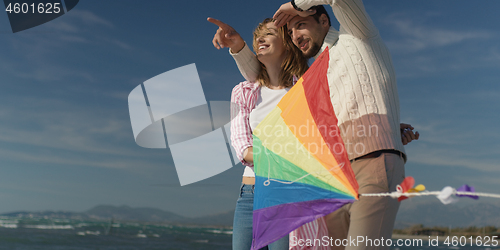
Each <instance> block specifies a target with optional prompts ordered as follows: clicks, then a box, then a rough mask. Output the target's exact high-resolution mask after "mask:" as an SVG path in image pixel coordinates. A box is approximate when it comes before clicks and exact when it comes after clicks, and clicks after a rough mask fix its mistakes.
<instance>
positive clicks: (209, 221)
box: [1, 205, 234, 226]
mask: <svg viewBox="0 0 500 250" xmlns="http://www.w3.org/2000/svg"><path fill="white" fill-rule="evenodd" d="M233 214H234V211H229V212H226V213H221V214H216V215H211V216H203V217H198V218H188V217H184V216H181V215H177V214H174V213H171V212H166V211H163V210H160V209H156V208H132V207H129V206H111V205H100V206H96V207H94V208H92V209H90V210H88V211H86V212H83V213H77V212H66V211H65V212H62V211H59V212H54V211H43V212H26V211H20V212H12V213H5V214H1V216H9V217H20V218H51V219H56V218H57V219H79V220H86V219H89V220H110V219H112V218H113V219H114V220H116V221H137V222H162V223H174V224H189V225H214V226H232V225H233Z"/></svg>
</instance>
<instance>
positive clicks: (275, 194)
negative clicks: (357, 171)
mask: <svg viewBox="0 0 500 250" xmlns="http://www.w3.org/2000/svg"><path fill="white" fill-rule="evenodd" d="M328 61H329V55H328V49H326V50H325V52H323V53H322V54H321V55H320V56H319V58H318V59H317V60H316V61H315V62H314V64H313V65H312V66H311V68H309V70H308V71H307V72H306V73H305V74H304V76H303V77H302V78H301V79H299V81H298V82H297V83H296V84H295V86H294V87H293V88H292V89H290V91H288V93H287V94H286V95H285V96H284V97H283V98H282V99H281V101H280V103H279V104H278V106H277V107H276V108H275V109H274V110H273V111H271V113H269V115H268V116H267V117H266V118H265V119H264V120H263V121H262V122H261V123H260V124H259V125H258V126H257V127H256V129H255V130H254V131H253V147H254V148H253V152H254V165H255V169H254V170H255V175H256V180H255V198H254V212H253V237H254V239H253V243H252V249H260V248H261V247H264V246H266V245H268V244H270V243H272V242H274V241H276V240H278V239H280V238H281V237H283V236H285V235H287V234H288V233H290V232H291V231H293V230H294V229H296V228H298V227H300V226H301V225H303V224H305V223H307V222H310V221H313V220H315V219H317V218H319V217H322V216H325V215H327V214H329V213H331V212H333V211H335V210H337V209H338V208H340V207H342V206H343V205H345V204H347V203H350V202H354V201H355V200H357V197H358V183H357V182H356V179H355V178H354V173H353V171H352V169H351V164H350V162H349V158H348V157H347V152H346V150H345V147H344V143H343V141H342V138H341V137H340V131H339V128H338V126H337V117H336V116H335V112H334V111H333V107H332V103H331V101H330V91H329V88H328V81H327V77H326V75H327V69H328Z"/></svg>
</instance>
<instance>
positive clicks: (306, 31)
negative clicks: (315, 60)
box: [287, 16, 326, 58]
mask: <svg viewBox="0 0 500 250" xmlns="http://www.w3.org/2000/svg"><path fill="white" fill-rule="evenodd" d="M320 23H321V22H320ZM320 23H318V22H317V21H316V20H315V19H314V17H312V16H308V17H301V16H296V17H294V18H293V19H292V20H290V22H288V25H287V28H288V34H289V35H290V37H291V38H292V41H293V44H295V46H297V47H298V48H299V49H300V50H301V51H302V54H303V55H304V56H305V57H306V58H311V57H313V56H315V55H316V54H317V53H318V52H319V51H320V49H321V45H322V44H323V39H324V38H325V35H326V32H325V28H324V27H323V26H322V25H321V24H320Z"/></svg>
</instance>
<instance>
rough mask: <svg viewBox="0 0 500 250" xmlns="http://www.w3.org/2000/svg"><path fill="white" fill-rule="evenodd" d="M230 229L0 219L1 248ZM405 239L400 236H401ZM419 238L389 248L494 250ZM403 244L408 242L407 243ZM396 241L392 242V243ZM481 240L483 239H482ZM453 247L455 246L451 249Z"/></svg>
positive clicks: (123, 249)
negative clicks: (412, 241) (430, 241)
mask: <svg viewBox="0 0 500 250" xmlns="http://www.w3.org/2000/svg"><path fill="white" fill-rule="evenodd" d="M231 236H232V231H231V229H224V228H211V227H196V226H173V225H158V224H156V225H153V224H140V223H118V222H113V223H112V222H96V221H78V220H60V219H48V218H42V219H40V218H38V219H34V218H29V219H26V218H24V219H17V218H0V250H3V249H12V250H38V249H39V250H149V249H151V250H156V249H158V250H159V249H162V250H193V249H202V250H212V249H214V250H215V249H218V250H224V249H227V250H230V249H231ZM403 237H404V236H403ZM445 238H446V236H440V239H441V241H439V242H433V244H437V246H435V245H434V246H433V245H432V244H429V242H428V241H427V240H422V241H421V243H420V244H419V245H415V244H413V243H411V244H407V246H404V244H403V245H401V246H396V245H393V246H392V247H391V250H420V249H439V250H493V249H499V248H500V247H499V246H493V244H492V242H490V243H489V246H475V245H474V244H470V242H465V241H463V242H459V241H454V242H451V241H449V242H448V244H447V243H446V241H444V240H445ZM402 240H403V241H401V242H404V240H406V242H407V243H410V241H411V240H410V239H402ZM450 240H451V238H450ZM396 241H397V239H393V242H394V243H393V244H396ZM483 242H484V241H483ZM453 244H454V245H453Z"/></svg>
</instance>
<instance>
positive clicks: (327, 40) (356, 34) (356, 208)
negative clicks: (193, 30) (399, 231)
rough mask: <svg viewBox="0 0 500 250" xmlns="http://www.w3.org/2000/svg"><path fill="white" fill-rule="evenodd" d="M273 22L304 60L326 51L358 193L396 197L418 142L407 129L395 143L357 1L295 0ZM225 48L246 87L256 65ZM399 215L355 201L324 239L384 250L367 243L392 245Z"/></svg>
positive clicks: (380, 51) (373, 37)
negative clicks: (409, 150)
mask: <svg viewBox="0 0 500 250" xmlns="http://www.w3.org/2000/svg"><path fill="white" fill-rule="evenodd" d="M322 4H329V5H331V7H332V9H333V12H334V14H335V17H336V18H337V20H338V21H339V23H340V29H339V30H340V32H338V31H337V30H335V29H334V28H332V27H330V20H329V17H328V14H327V13H326V11H325V9H324V7H323V6H316V5H322ZM274 18H275V19H276V22H275V24H276V25H277V26H283V25H284V24H286V23H288V25H287V28H288V33H289V35H290V36H291V38H292V41H293V43H294V44H295V45H296V46H297V47H298V48H299V49H300V50H301V51H302V52H303V54H304V55H305V56H306V57H315V56H318V55H319V54H320V53H321V52H322V51H323V50H325V49H326V48H328V49H329V56H330V61H329V69H328V72H327V74H328V75H327V78H328V83H329V86H330V97H331V102H332V104H333V108H334V110H335V113H336V116H337V118H338V126H339V128H340V130H341V132H342V133H341V135H342V139H343V141H344V144H345V146H346V150H347V153H348V156H349V159H350V160H351V165H352V168H353V171H354V173H355V175H356V179H357V181H358V184H359V193H360V194H363V193H382V192H391V191H395V189H396V185H398V184H399V183H401V182H402V181H403V179H404V163H405V161H406V155H405V151H404V147H403V144H406V143H407V142H408V141H411V140H412V139H418V132H417V134H413V132H411V130H412V129H413V128H411V126H410V128H409V131H408V133H404V135H403V137H401V132H403V131H400V129H401V130H403V129H404V128H406V127H405V126H406V125H404V124H401V125H400V121H399V120H400V115H399V98H398V92H397V86H396V77H395V73H394V67H393V64H392V60H391V56H390V54H389V51H388V49H387V48H386V46H385V44H384V42H383V41H382V39H381V37H380V35H379V32H378V30H377V28H376V27H375V26H374V24H373V22H372V20H371V19H370V17H369V16H368V15H367V13H366V11H365V9H364V6H363V2H362V1H361V0H296V1H292V2H289V3H286V4H283V5H282V6H281V7H280V8H279V10H278V11H277V12H276V14H275V15H274ZM219 27H220V25H219ZM223 30H224V29H223ZM234 33H235V32H234V30H230V29H228V28H227V27H226V29H225V30H224V31H222V32H221V34H220V36H219V37H217V36H216V37H215V38H214V45H216V43H219V44H220V45H223V46H224V42H226V41H228V40H229V42H228V43H230V42H231V38H232V37H234ZM233 40H234V39H233ZM221 41H222V44H221ZM233 45H234V44H233ZM216 47H217V46H216ZM229 47H230V48H231V52H232V54H233V57H234V58H235V60H236V62H237V65H238V68H239V69H240V71H241V72H242V74H243V76H244V77H245V78H246V79H247V80H250V81H251V80H253V79H255V76H256V75H257V73H256V71H257V70H256V69H257V66H256V59H255V57H254V55H253V53H252V52H251V51H250V50H249V49H248V47H247V46H245V45H244V44H243V45H242V44H241V42H238V45H237V46H231V45H229ZM233 48H236V49H233ZM235 52H237V53H235ZM400 126H401V127H400ZM398 208H399V203H398V201H397V200H395V199H392V198H388V197H361V198H360V200H359V201H357V202H355V203H353V204H348V205H345V206H344V207H342V208H341V209H339V210H337V211H335V212H334V213H332V214H330V215H328V216H326V220H327V225H328V231H329V235H330V237H333V238H334V239H348V240H349V239H356V240H357V239H358V238H357V237H358V236H362V237H363V239H364V240H365V241H367V239H368V240H371V243H370V241H368V243H367V244H364V243H361V244H354V245H351V244H349V245H348V246H346V248H348V249H366V248H370V249H389V247H388V246H387V245H386V244H380V245H379V246H378V247H377V246H375V244H374V243H373V241H375V240H379V242H380V240H382V239H383V240H384V242H385V240H387V239H390V238H391V235H392V229H393V226H394V221H395V218H396V213H397V210H398ZM333 248H337V247H335V246H333ZM340 248H343V247H342V246H341V247H340Z"/></svg>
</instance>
